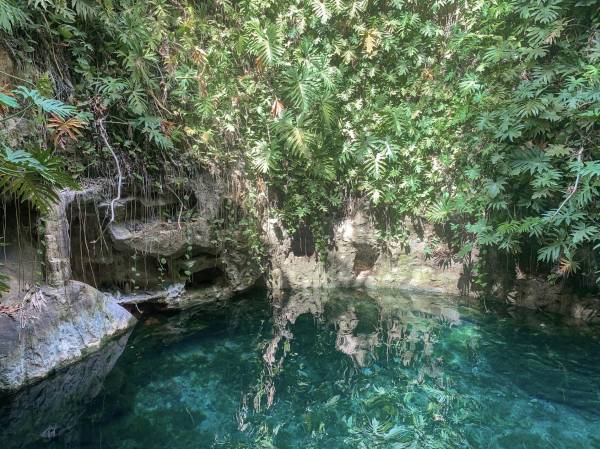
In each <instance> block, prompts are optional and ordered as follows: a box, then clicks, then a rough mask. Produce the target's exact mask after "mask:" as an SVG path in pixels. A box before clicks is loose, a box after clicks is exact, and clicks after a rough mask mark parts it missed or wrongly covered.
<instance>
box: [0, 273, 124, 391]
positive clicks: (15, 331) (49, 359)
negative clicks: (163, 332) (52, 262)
mask: <svg viewBox="0 0 600 449" xmlns="http://www.w3.org/2000/svg"><path fill="white" fill-rule="evenodd" d="M134 323H135V318H134V317H133V316H132V315H131V314H130V313H129V312H128V311H127V310H125V309H124V308H122V307H121V306H119V305H118V304H116V303H115V302H113V301H111V300H110V299H108V298H107V297H106V296H105V295H104V294H103V293H101V292H99V291H98V290H96V289H95V288H93V287H92V286H90V285H87V284H84V283H81V282H76V281H68V282H66V283H65V284H64V286H62V287H50V286H44V287H40V288H34V289H32V290H31V291H30V292H29V293H28V294H27V296H26V297H25V298H24V299H23V301H22V303H21V306H20V308H19V309H18V310H16V311H14V312H12V313H10V314H8V313H3V314H0V393H3V392H8V391H12V390H16V389H18V388H20V387H21V386H23V385H26V384H30V383H32V382H35V381H37V380H39V379H42V378H43V377H46V376H47V375H48V374H50V373H51V372H53V371H54V370H56V369H59V368H61V367H64V366H66V365H68V364H70V363H72V362H74V361H76V360H79V359H81V358H82V357H84V356H85V355H86V354H88V353H90V352H91V351H93V350H94V349H97V348H99V347H100V346H101V344H102V343H103V342H105V341H106V340H107V339H108V338H109V337H112V336H114V335H118V334H119V333H123V332H125V330H127V329H128V328H129V327H130V326H132V325H133V324H134Z"/></svg>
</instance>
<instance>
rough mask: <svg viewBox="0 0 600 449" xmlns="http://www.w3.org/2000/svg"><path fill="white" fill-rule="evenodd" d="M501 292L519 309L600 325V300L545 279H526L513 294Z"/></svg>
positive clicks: (511, 291) (519, 281)
mask: <svg viewBox="0 0 600 449" xmlns="http://www.w3.org/2000/svg"><path fill="white" fill-rule="evenodd" d="M497 293H499V296H500V297H505V298H506V300H507V302H509V303H511V304H514V305H516V306H519V307H526V308H528V309H532V310H541V311H546V312H552V313H559V314H561V315H566V316H570V317H572V318H573V319H575V320H577V321H582V322H594V323H596V322H600V299H598V298H595V297H583V298H582V297H579V296H577V295H575V294H572V293H570V292H567V291H565V290H563V289H562V288H561V286H560V285H555V284H551V283H549V282H548V281H546V280H545V279H540V278H535V277H529V278H528V277H522V278H520V279H517V280H516V281H515V282H514V284H513V285H512V289H511V290H510V291H508V292H497Z"/></svg>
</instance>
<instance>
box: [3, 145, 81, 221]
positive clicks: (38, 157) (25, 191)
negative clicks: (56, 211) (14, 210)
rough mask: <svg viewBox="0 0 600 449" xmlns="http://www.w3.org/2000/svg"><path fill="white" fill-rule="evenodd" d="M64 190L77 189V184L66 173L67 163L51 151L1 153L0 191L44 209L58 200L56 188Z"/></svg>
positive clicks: (5, 149) (5, 151)
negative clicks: (65, 165)
mask: <svg viewBox="0 0 600 449" xmlns="http://www.w3.org/2000/svg"><path fill="white" fill-rule="evenodd" d="M65 187H72V188H75V187H76V184H75V182H74V181H73V180H72V178H71V177H70V176H69V175H68V174H66V173H65V172H64V161H63V160H62V159H61V158H57V157H54V156H52V153H51V152H49V151H44V150H40V151H37V152H35V153H28V152H27V151H24V150H14V151H13V150H11V149H10V148H6V147H5V148H4V150H3V151H2V152H0V192H2V193H4V194H7V193H8V194H12V195H14V196H15V197H16V198H18V199H20V200H23V201H25V200H27V201H31V203H32V204H33V205H34V206H35V207H37V208H38V209H42V210H44V209H46V208H47V207H48V206H49V205H50V204H52V203H54V202H56V201H57V200H58V196H57V189H60V188H65Z"/></svg>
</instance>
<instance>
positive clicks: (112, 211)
mask: <svg viewBox="0 0 600 449" xmlns="http://www.w3.org/2000/svg"><path fill="white" fill-rule="evenodd" d="M97 123H98V129H99V130H100V137H102V141H103V142H104V146H105V147H106V148H108V150H109V151H110V153H111V154H112V157H113V159H114V160H115V165H116V166H117V174H118V184H117V196H116V197H115V198H113V199H112V201H111V202H110V221H109V223H112V222H114V221H115V203H116V202H117V201H119V200H120V199H121V186H122V184H123V174H122V173H121V165H120V164H119V159H118V158H117V155H116V154H115V152H114V151H113V149H112V147H111V146H110V143H109V142H108V136H107V134H106V129H105V128H104V123H103V121H102V120H98V122H97Z"/></svg>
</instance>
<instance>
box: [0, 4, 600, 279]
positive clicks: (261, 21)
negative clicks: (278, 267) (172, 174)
mask: <svg viewBox="0 0 600 449" xmlns="http://www.w3.org/2000/svg"><path fill="white" fill-rule="evenodd" d="M599 11H600V3H599V2H598V1H597V0H495V1H484V0H467V1H464V0H462V1H458V0H435V1H429V2H425V1H421V0H295V1H288V2H282V1H274V0H240V1H236V2H233V1H230V0H212V1H206V2H201V3H197V2H191V1H179V2H169V1H167V0H150V1H145V2H142V1H139V0H113V1H99V2H92V1H88V0H68V1H65V0H60V1H59V0H35V1H33V0H0V17H2V18H1V19H0V30H2V31H3V32H4V33H5V34H6V35H7V36H10V37H11V39H12V42H13V43H14V46H15V48H16V49H17V51H18V52H20V54H25V55H27V54H32V55H35V54H36V52H39V51H44V49H46V48H53V49H56V48H60V49H62V52H61V54H62V57H63V58H64V59H65V60H67V61H68V66H69V68H70V71H71V73H70V77H71V78H72V80H73V86H74V87H73V92H72V94H73V95H74V96H75V97H77V98H79V99H80V100H81V101H82V102H88V104H89V106H90V109H91V110H92V112H93V114H94V120H96V121H100V122H101V123H102V124H104V125H105V126H106V128H107V130H108V132H109V136H110V139H111V142H112V143H113V145H114V146H115V148H116V149H117V153H118V157H119V158H120V159H124V160H126V161H130V162H131V163H128V164H124V165H125V166H126V167H127V170H128V171H129V173H127V174H128V175H131V176H134V177H145V176H148V174H149V173H150V174H152V173H154V174H157V173H160V172H161V171H162V170H164V168H165V165H174V166H176V167H177V168H179V169H181V170H185V169H186V168H187V167H189V166H190V165H191V164H189V161H190V159H194V160H195V161H197V162H198V163H199V164H201V165H202V166H204V167H208V168H210V169H212V170H224V171H226V170H238V171H240V172H242V173H243V174H244V176H245V178H246V179H249V180H251V181H252V182H253V183H254V186H251V187H250V190H252V192H249V196H250V197H252V198H264V197H266V198H267V201H268V203H269V207H267V208H263V209H264V210H266V211H267V213H269V214H270V215H271V216H273V215H277V216H279V218H281V219H282V221H283V222H284V224H285V225H286V226H287V227H288V228H290V229H291V230H294V229H298V228H300V227H308V228H309V229H311V230H312V232H313V234H314V235H315V240H316V243H317V247H318V248H319V249H321V250H322V249H323V248H324V247H325V245H326V244H327V240H328V235H329V233H330V228H331V222H332V221H333V220H335V219H336V218H337V217H338V216H339V215H340V214H341V213H343V208H344V205H345V204H347V202H348V201H350V200H355V199H361V200H363V201H366V202H367V203H368V205H369V207H370V208H371V210H372V212H373V214H374V215H375V216H376V217H377V218H378V221H379V223H380V226H381V233H382V236H383V238H386V239H387V238H390V236H394V235H404V232H405V231H404V230H403V229H402V224H403V223H404V218H405V217H406V216H415V215H416V216H421V217H426V218H427V219H428V220H429V221H431V222H433V223H436V224H440V225H443V226H445V228H446V229H447V231H448V234H449V235H451V236H452V242H451V246H452V248H453V250H454V252H455V253H456V257H455V258H458V259H460V258H463V257H468V255H469V253H470V251H471V250H472V248H474V247H475V246H478V247H480V248H482V249H483V251H482V253H485V251H487V250H488V249H489V251H493V252H494V253H498V252H500V253H502V254H504V255H505V256H506V257H507V258H508V259H510V261H511V263H514V264H518V265H521V266H523V265H524V263H525V261H528V262H527V263H528V265H529V266H528V267H523V268H530V269H531V270H532V271H540V272H544V273H546V274H549V273H553V275H554V276H561V277H567V276H569V275H571V274H577V276H579V277H580V279H583V280H585V281H586V282H592V283H593V282H596V277H597V276H596V274H595V272H596V271H598V270H599V269H600V260H598V257H597V252H598V251H597V250H598V244H599V242H600V233H599V229H600V225H599V224H598V222H597V216H598V200H597V193H598V192H597V191H598V186H599V184H598V183H599V182H600V177H599V175H600V165H599V163H598V157H599V147H598V142H599V139H598V137H599V136H598V115H599V113H600V106H599V105H600V103H599V102H600V64H599V63H600V31H599V26H600V18H599V14H600V13H599ZM32 42H35V43H36V44H37V48H35V46H34V47H32V45H31V44H32ZM42 42H43V43H44V44H43V45H42ZM31 57H32V58H33V56H31ZM90 98H91V99H92V100H91V101H90V100H89V99H90ZM91 137H92V139H93V137H94V136H91ZM93 146H94V145H93V140H92V147H93ZM100 147H102V146H101V145H100ZM78 158H79V159H80V160H81V159H82V158H87V159H86V162H85V165H86V166H87V167H88V169H89V168H90V167H91V168H92V169H93V168H95V169H96V170H98V171H102V170H106V166H107V163H106V162H107V161H108V162H109V163H110V164H112V160H111V159H110V155H108V154H103V153H100V154H98V152H97V151H84V152H83V154H79V155H78ZM165 162H166V163H167V164H165ZM110 166H112V165H110ZM261 201H263V200H262V199H261ZM532 258H533V259H534V260H535V259H537V262H536V263H531V262H530V260H531V259H532Z"/></svg>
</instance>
